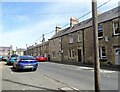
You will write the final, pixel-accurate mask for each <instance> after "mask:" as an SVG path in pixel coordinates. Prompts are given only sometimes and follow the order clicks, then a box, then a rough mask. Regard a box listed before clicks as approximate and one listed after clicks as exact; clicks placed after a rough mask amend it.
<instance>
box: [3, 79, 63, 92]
mask: <svg viewBox="0 0 120 92" xmlns="http://www.w3.org/2000/svg"><path fill="white" fill-rule="evenodd" d="M2 81H6V82H11V83H14V84H19V85H23V86H28V87H33V88H37V90H41V91H39V92H44V91H45V92H61V91H60V90H53V89H49V88H44V87H39V86H35V85H30V84H25V83H21V82H16V81H12V80H9V79H2ZM37 90H36V91H37ZM2 92H7V91H2ZM11 92H13V90H12V91H11ZM15 92H17V91H15ZM20 92H21V91H20ZM22 92H23V91H22ZM25 92H26V91H25ZM29 92H34V91H29Z"/></svg>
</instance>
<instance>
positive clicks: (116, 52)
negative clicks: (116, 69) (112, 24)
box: [115, 48, 120, 65]
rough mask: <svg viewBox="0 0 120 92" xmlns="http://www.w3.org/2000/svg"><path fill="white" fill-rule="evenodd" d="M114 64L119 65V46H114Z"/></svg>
mask: <svg viewBox="0 0 120 92" xmlns="http://www.w3.org/2000/svg"><path fill="white" fill-rule="evenodd" d="M115 64H116V65H120V48H115Z"/></svg>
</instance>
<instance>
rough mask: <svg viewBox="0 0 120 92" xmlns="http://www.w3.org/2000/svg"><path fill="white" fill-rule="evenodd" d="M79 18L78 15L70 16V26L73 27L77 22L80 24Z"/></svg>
mask: <svg viewBox="0 0 120 92" xmlns="http://www.w3.org/2000/svg"><path fill="white" fill-rule="evenodd" d="M78 22H79V21H78V19H77V18H76V17H71V18H70V27H73V26H74V25H75V24H78Z"/></svg>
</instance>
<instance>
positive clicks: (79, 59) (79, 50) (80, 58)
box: [78, 49, 82, 62]
mask: <svg viewBox="0 0 120 92" xmlns="http://www.w3.org/2000/svg"><path fill="white" fill-rule="evenodd" d="M78 62H82V54H81V49H78Z"/></svg>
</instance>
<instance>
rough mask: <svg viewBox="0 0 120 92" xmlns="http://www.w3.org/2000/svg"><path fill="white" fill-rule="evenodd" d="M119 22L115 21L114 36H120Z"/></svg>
mask: <svg viewBox="0 0 120 92" xmlns="http://www.w3.org/2000/svg"><path fill="white" fill-rule="evenodd" d="M119 26H120V25H119V21H115V22H113V32H114V35H118V34H120V27H119Z"/></svg>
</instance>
